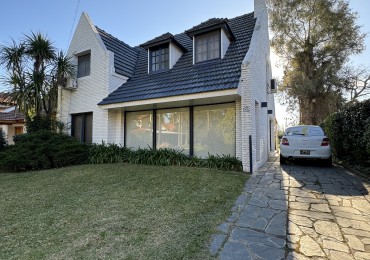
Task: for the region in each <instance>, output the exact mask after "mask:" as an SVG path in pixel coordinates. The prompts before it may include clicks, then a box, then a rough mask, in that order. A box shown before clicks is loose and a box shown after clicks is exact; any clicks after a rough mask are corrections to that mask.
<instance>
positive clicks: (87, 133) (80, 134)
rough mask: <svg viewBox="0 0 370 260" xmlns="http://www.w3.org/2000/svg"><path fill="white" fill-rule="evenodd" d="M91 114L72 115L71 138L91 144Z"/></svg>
mask: <svg viewBox="0 0 370 260" xmlns="http://www.w3.org/2000/svg"><path fill="white" fill-rule="evenodd" d="M92 122H93V115H92V113H86V114H78V115H72V136H74V137H75V138H76V139H77V140H79V141H80V142H86V143H92Z"/></svg>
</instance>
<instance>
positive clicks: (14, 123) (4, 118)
mask: <svg viewBox="0 0 370 260" xmlns="http://www.w3.org/2000/svg"><path fill="white" fill-rule="evenodd" d="M0 130H2V131H3V132H4V133H5V138H6V140H7V142H8V144H13V143H14V142H13V137H14V136H15V135H20V134H23V133H24V132H25V126H24V117H23V114H22V113H19V112H18V111H15V110H13V111H11V112H0Z"/></svg>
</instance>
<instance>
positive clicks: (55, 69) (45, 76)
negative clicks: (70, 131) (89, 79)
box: [0, 33, 76, 120]
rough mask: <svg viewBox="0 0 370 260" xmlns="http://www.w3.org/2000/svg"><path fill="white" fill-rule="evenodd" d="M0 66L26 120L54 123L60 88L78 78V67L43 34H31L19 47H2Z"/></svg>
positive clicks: (13, 42)
mask: <svg viewBox="0 0 370 260" xmlns="http://www.w3.org/2000/svg"><path fill="white" fill-rule="evenodd" d="M0 65H3V66H4V67H5V69H6V71H7V75H6V76H5V77H4V82H5V83H6V84H7V85H10V86H11V87H12V91H11V97H12V100H13V101H15V102H16V103H17V104H18V106H19V109H20V111H21V112H23V113H24V114H25V116H26V118H27V119H30V120H32V119H33V118H34V117H40V116H46V117H47V118H49V119H55V115H56V107H57V97H58V86H60V85H63V84H65V82H66V79H67V78H68V77H75V74H76V72H75V66H74V65H72V64H71V60H70V58H69V57H66V56H65V55H64V53H63V52H62V51H60V52H57V50H56V49H55V47H54V46H53V44H52V42H51V41H50V40H49V39H48V38H47V37H46V36H44V35H43V34H41V33H31V34H30V35H26V36H25V39H24V40H23V41H21V42H20V43H19V44H17V43H16V42H15V41H14V40H12V43H11V44H9V45H8V46H1V47H0Z"/></svg>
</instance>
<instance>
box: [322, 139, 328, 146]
mask: <svg viewBox="0 0 370 260" xmlns="http://www.w3.org/2000/svg"><path fill="white" fill-rule="evenodd" d="M329 144H330V142H329V138H324V139H322V142H321V146H328V145H329Z"/></svg>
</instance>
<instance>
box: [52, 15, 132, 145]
mask: <svg viewBox="0 0 370 260" xmlns="http://www.w3.org/2000/svg"><path fill="white" fill-rule="evenodd" d="M86 51H90V52H91V66H90V75H89V76H86V77H81V78H78V79H77V81H78V88H77V89H76V90H66V89H60V91H59V104H58V110H59V111H58V112H59V118H60V120H62V121H63V122H65V123H66V124H67V125H68V126H70V124H71V114H76V113H86V112H93V142H95V143H101V142H102V141H105V142H107V141H108V127H107V125H108V111H107V110H103V109H100V108H99V107H98V105H97V104H98V103H99V102H100V101H101V100H102V99H103V98H105V97H106V96H107V95H108V94H109V93H110V92H111V91H113V90H115V89H117V88H118V87H119V86H120V85H121V84H123V83H124V82H126V81H127V78H126V77H123V76H120V75H117V74H116V73H115V72H114V54H113V53H112V52H110V51H108V50H107V49H106V47H105V45H104V43H103V42H102V40H101V38H100V36H99V34H98V32H97V31H96V28H95V26H94V25H93V24H92V22H91V21H90V18H89V17H88V15H87V14H85V13H83V14H82V15H81V18H80V21H79V23H78V26H77V28H76V31H75V33H74V36H73V39H72V41H71V44H70V46H69V49H68V53H67V54H68V55H69V56H72V57H73V59H72V61H73V63H74V64H75V65H77V63H78V58H77V57H78V54H79V53H83V52H86ZM69 132H70V130H69Z"/></svg>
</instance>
